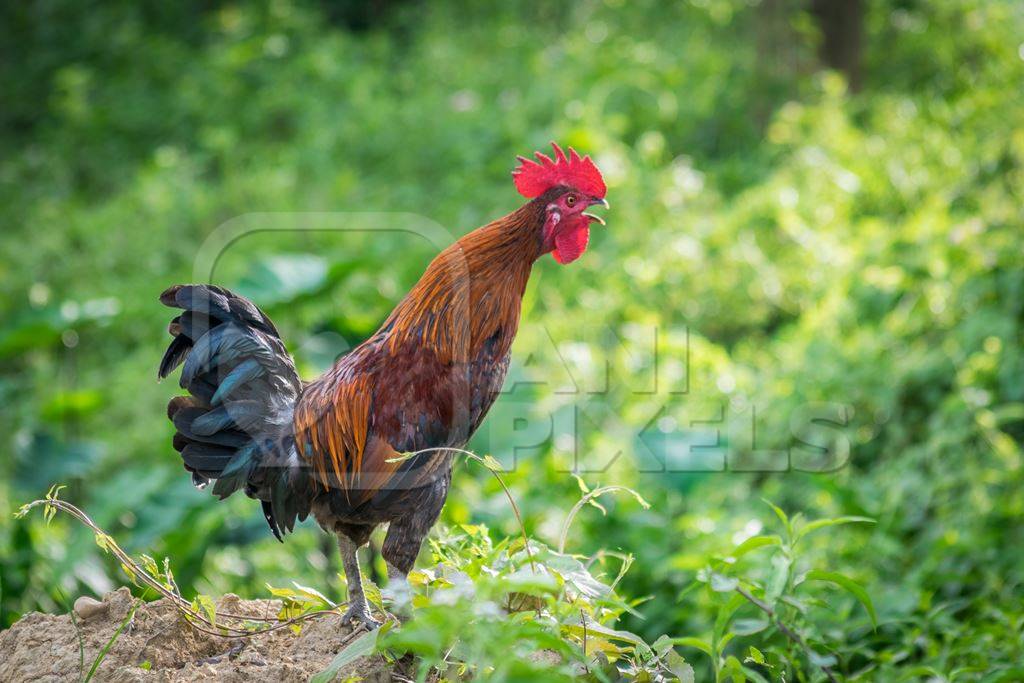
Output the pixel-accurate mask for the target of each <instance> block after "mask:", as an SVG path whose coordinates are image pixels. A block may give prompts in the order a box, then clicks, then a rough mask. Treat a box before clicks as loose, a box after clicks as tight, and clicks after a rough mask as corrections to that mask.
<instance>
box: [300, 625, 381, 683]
mask: <svg viewBox="0 0 1024 683" xmlns="http://www.w3.org/2000/svg"><path fill="white" fill-rule="evenodd" d="M376 645H377V631H369V632H368V633H364V634H363V635H361V636H359V637H358V638H356V639H355V640H353V641H352V642H351V643H349V644H348V645H347V646H345V648H344V649H342V651H341V652H339V653H338V654H336V655H335V656H334V659H332V660H331V663H330V664H328V665H327V668H326V669H324V670H323V671H321V672H320V673H318V674H316V675H315V676H313V677H312V678H310V679H309V683H331V681H333V680H335V679H336V678H337V677H338V674H339V673H341V670H342V669H344V668H345V667H346V666H348V665H349V664H351V663H352V662H354V661H356V660H357V659H359V658H360V657H365V656H367V655H369V654H371V653H372V652H373V651H374V649H375V648H376Z"/></svg>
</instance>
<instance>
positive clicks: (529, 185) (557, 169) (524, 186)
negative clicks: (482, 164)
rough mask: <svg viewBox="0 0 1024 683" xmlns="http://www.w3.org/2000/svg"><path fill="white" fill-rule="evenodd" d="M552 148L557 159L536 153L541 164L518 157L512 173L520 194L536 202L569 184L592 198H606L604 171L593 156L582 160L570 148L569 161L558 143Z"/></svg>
mask: <svg viewBox="0 0 1024 683" xmlns="http://www.w3.org/2000/svg"><path fill="white" fill-rule="evenodd" d="M551 148H552V149H553V150H555V158H554V159H552V158H550V157H549V156H547V155H546V154H543V153H541V152H534V156H536V157H537V161H531V160H530V159H527V158H526V157H516V158H517V159H519V161H520V164H519V167H518V168H516V169H515V170H514V171H512V178H513V180H515V183H516V189H517V190H519V194H521V195H523V196H524V197H526V198H527V199H533V198H534V197H539V196H540V195H542V194H544V193H545V192H547V191H548V190H550V189H551V188H552V187H556V186H558V185H566V186H568V187H572V188H575V189H577V190H579V191H580V192H582V193H584V194H587V195H590V196H592V197H597V198H598V199H603V198H604V195H605V192H607V191H608V188H606V187H605V184H604V178H602V177H601V172H600V171H599V170H597V166H595V165H594V162H593V161H591V160H590V157H589V156H585V157H583V158H582V159H581V158H580V155H579V154H577V153H576V150H574V149H573V148H572V147H570V148H569V156H568V158H566V156H565V152H563V151H562V148H561V147H559V146H558V144H557V143H554V142H552V143H551ZM538 162H539V163H538Z"/></svg>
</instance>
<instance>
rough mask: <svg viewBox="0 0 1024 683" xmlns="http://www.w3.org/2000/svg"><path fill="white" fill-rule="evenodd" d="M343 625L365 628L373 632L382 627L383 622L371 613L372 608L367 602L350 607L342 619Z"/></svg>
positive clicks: (353, 604)
mask: <svg viewBox="0 0 1024 683" xmlns="http://www.w3.org/2000/svg"><path fill="white" fill-rule="evenodd" d="M341 623H343V624H352V625H353V626H357V627H358V626H364V627H366V630H367V631H372V630H373V629H375V628H377V627H379V626H380V625H381V622H380V621H379V620H378V619H376V618H375V617H374V616H373V614H371V613H370V606H369V605H367V604H366V601H365V600H364V601H362V602H353V603H352V604H351V605H349V607H348V609H347V610H346V611H345V614H343V615H342V617H341Z"/></svg>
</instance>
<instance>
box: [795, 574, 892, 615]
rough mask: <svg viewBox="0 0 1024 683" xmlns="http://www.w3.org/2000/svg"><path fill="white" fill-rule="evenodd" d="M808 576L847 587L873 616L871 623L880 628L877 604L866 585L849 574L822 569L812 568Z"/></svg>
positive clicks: (814, 579) (815, 579)
mask: <svg viewBox="0 0 1024 683" xmlns="http://www.w3.org/2000/svg"><path fill="white" fill-rule="evenodd" d="M807 578H808V579H811V580H813V581H827V582H829V583H834V584H836V585H837V586H839V587H841V588H845V589H846V590H847V591H849V592H850V594H852V595H853V597H855V598H857V600H858V601H859V602H860V604H862V605H863V606H864V609H866V610H867V612H868V615H869V616H870V617H871V625H872V626H874V627H875V628H878V617H877V615H876V614H875V606H874V604H872V602H871V596H870V595H868V592H867V591H866V590H865V589H864V586H862V585H860V584H859V583H857V582H856V581H854V580H853V579H851V578H850V577H848V576H844V575H843V574H840V573H839V572H827V571H822V570H820V569H812V570H811V571H809V572H807Z"/></svg>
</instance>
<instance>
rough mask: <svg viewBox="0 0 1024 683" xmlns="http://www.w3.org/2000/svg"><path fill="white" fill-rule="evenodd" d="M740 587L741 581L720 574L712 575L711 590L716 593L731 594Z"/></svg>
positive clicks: (713, 573)
mask: <svg viewBox="0 0 1024 683" xmlns="http://www.w3.org/2000/svg"><path fill="white" fill-rule="evenodd" d="M739 585H740V580H739V579H737V578H735V577H732V576H725V575H724V574H719V573H718V572H712V573H711V590H713V591H715V592H716V593H729V592H731V591H734V590H736V587H737V586H739Z"/></svg>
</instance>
